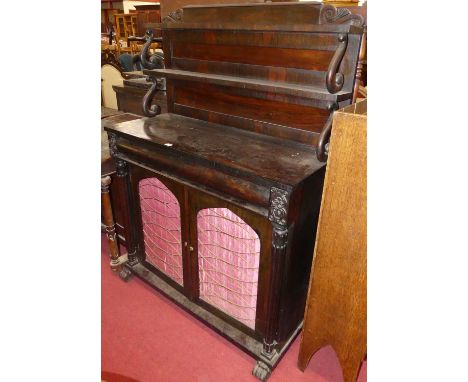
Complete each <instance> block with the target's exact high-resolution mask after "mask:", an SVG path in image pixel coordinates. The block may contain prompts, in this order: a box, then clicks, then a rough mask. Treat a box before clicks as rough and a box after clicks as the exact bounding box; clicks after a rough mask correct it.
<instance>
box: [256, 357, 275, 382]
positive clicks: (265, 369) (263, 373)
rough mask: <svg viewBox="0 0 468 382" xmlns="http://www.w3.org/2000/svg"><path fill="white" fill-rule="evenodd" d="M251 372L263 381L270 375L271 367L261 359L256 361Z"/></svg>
mask: <svg viewBox="0 0 468 382" xmlns="http://www.w3.org/2000/svg"><path fill="white" fill-rule="evenodd" d="M252 374H253V375H254V376H255V377H257V378H258V379H259V380H260V381H262V382H264V381H266V380H267V379H268V377H269V376H270V374H271V369H270V367H269V366H268V365H267V364H266V363H264V362H262V361H257V363H256V365H255V367H254V369H253V370H252Z"/></svg>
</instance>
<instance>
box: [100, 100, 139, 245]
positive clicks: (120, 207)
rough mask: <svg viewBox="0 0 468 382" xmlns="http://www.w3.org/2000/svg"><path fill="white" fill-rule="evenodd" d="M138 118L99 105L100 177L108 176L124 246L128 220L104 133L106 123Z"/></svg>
mask: <svg viewBox="0 0 468 382" xmlns="http://www.w3.org/2000/svg"><path fill="white" fill-rule="evenodd" d="M136 118H138V116H137V115H131V114H124V113H122V112H121V111H118V110H114V109H108V108H105V107H101V129H102V133H103V134H102V137H101V140H102V146H101V147H102V151H101V177H105V176H110V177H111V184H110V198H111V205H112V210H113V218H114V219H115V226H116V232H117V235H118V239H119V243H120V244H121V245H124V246H125V237H126V236H127V235H126V231H125V230H126V227H128V225H125V221H127V220H128V217H127V215H126V209H125V208H124V205H125V201H124V200H125V199H124V198H123V196H122V188H121V185H120V183H119V179H118V178H117V174H116V167H115V160H114V158H112V157H111V153H110V152H109V142H108V140H107V134H105V133H104V126H105V125H106V123H117V122H123V121H129V120H132V119H136Z"/></svg>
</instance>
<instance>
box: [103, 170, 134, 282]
mask: <svg viewBox="0 0 468 382" xmlns="http://www.w3.org/2000/svg"><path fill="white" fill-rule="evenodd" d="M110 183H111V178H110V176H105V177H104V178H101V203H102V213H103V216H104V226H105V230H106V236H107V243H108V245H109V255H110V259H111V261H110V267H111V269H112V270H113V271H114V272H119V276H120V277H121V278H122V279H124V280H127V279H128V278H129V276H130V274H131V272H130V271H129V270H128V269H127V268H126V267H125V266H124V264H125V263H126V262H127V255H123V256H120V253H119V243H118V242H117V234H116V232H115V222H114V216H113V214H112V205H111V199H110V194H109V185H110Z"/></svg>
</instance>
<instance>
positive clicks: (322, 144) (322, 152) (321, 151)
mask: <svg viewBox="0 0 468 382" xmlns="http://www.w3.org/2000/svg"><path fill="white" fill-rule="evenodd" d="M328 110H329V111H330V112H331V113H330V115H329V116H328V119H327V122H325V126H324V127H323V129H322V131H321V133H320V136H319V139H318V142H317V159H318V160H319V161H320V162H326V161H327V158H328V146H329V140H330V136H331V129H332V123H333V112H334V111H335V110H338V104H337V103H336V102H334V103H331V104H329V105H328Z"/></svg>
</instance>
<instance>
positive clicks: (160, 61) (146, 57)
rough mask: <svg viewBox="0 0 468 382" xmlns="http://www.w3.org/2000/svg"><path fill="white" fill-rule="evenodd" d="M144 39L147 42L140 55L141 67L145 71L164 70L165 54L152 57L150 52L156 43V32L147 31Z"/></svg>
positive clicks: (156, 53)
mask: <svg viewBox="0 0 468 382" xmlns="http://www.w3.org/2000/svg"><path fill="white" fill-rule="evenodd" d="M144 39H145V40H146V42H145V44H144V45H143V49H142V50H141V53H140V61H141V65H142V66H143V68H145V69H163V68H164V54H163V53H161V52H155V53H154V54H152V55H150V54H149V50H150V48H151V44H152V43H153V42H154V32H153V31H152V30H151V29H148V30H147V31H146V34H145V37H144Z"/></svg>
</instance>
